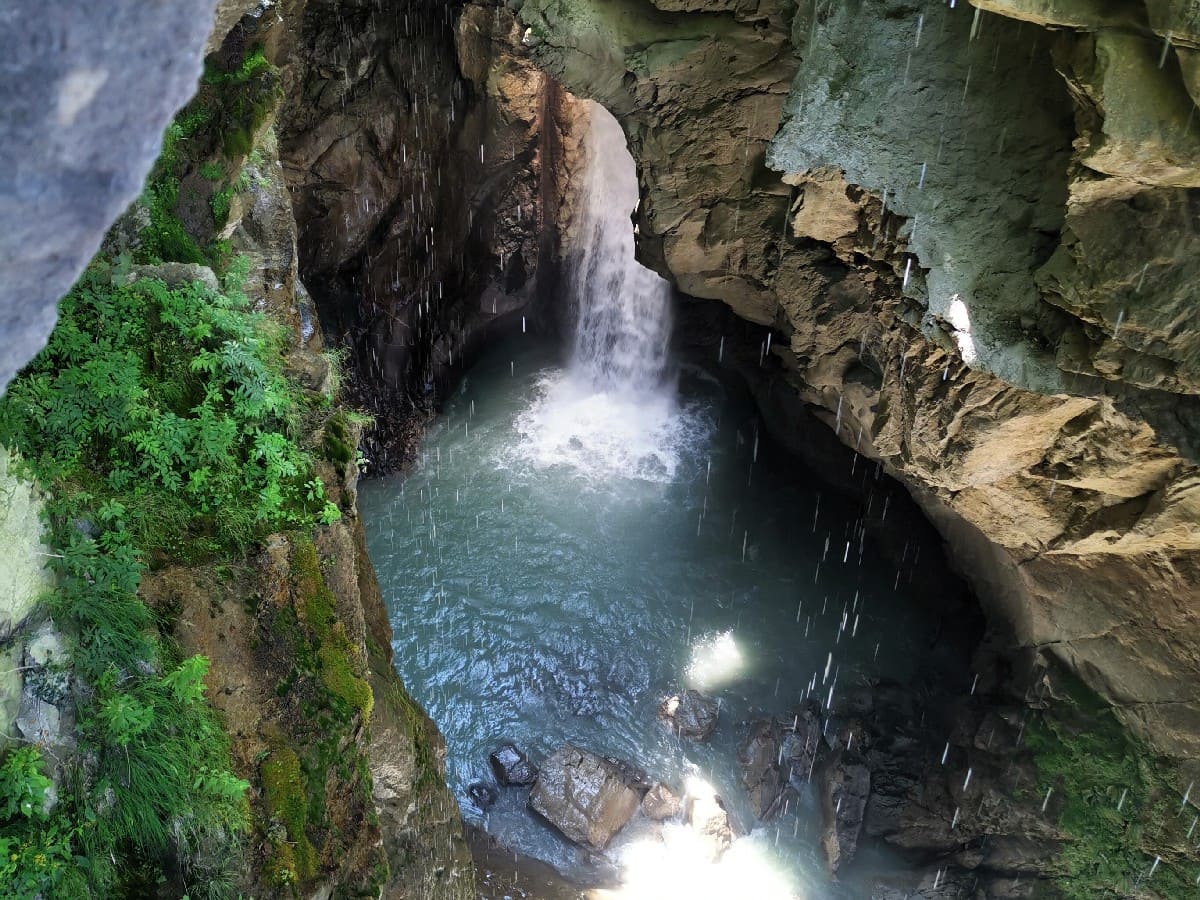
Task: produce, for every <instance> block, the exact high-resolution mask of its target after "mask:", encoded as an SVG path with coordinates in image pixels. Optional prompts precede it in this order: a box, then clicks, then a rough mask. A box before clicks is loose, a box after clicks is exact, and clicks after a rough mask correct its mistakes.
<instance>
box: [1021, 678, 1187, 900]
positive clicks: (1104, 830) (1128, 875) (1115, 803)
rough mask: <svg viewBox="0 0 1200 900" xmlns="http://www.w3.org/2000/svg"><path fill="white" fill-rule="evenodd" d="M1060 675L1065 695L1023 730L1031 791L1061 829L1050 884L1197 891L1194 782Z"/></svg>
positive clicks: (1085, 899) (1168, 894) (1065, 889)
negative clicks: (1034, 781)
mask: <svg viewBox="0 0 1200 900" xmlns="http://www.w3.org/2000/svg"><path fill="white" fill-rule="evenodd" d="M1059 681H1060V682H1061V683H1060V690H1065V696H1064V697H1063V698H1062V699H1061V700H1060V702H1058V703H1056V704H1055V705H1053V706H1052V707H1051V709H1049V710H1047V711H1046V712H1042V713H1037V714H1035V715H1034V716H1033V718H1032V719H1031V721H1030V723H1029V727H1028V729H1027V738H1026V740H1027V744H1028V746H1029V748H1030V749H1031V750H1032V751H1033V754H1034V761H1035V763H1036V764H1037V768H1038V777H1039V781H1038V785H1037V790H1038V796H1039V798H1046V801H1045V802H1046V805H1047V806H1049V807H1051V808H1052V809H1057V810H1058V815H1057V819H1058V825H1059V827H1060V828H1061V829H1062V831H1063V832H1064V834H1065V836H1066V837H1067V841H1066V844H1065V846H1064V848H1063V852H1062V854H1061V856H1060V857H1059V860H1058V865H1059V869H1058V871H1056V872H1053V873H1051V875H1052V878H1051V883H1052V884H1053V885H1054V886H1055V889H1056V890H1057V891H1058V892H1059V893H1060V895H1061V896H1063V897H1066V898H1068V900H1095V898H1098V897H1114V898H1115V897H1161V898H1165V900H1175V898H1179V900H1182V898H1185V897H1195V896H1196V884H1197V883H1198V881H1200V873H1198V871H1197V869H1196V860H1195V856H1194V852H1195V851H1194V847H1193V846H1192V841H1193V839H1194V838H1195V836H1196V831H1197V830H1200V829H1198V828H1197V824H1196V823H1197V815H1198V813H1197V810H1196V808H1195V807H1194V806H1192V805H1191V804H1190V802H1189V801H1190V794H1191V789H1190V788H1189V789H1186V790H1182V791H1181V788H1180V787H1179V786H1178V784H1177V782H1178V780H1179V778H1178V773H1177V772H1176V771H1175V769H1174V767H1172V766H1171V765H1170V764H1169V763H1167V762H1165V761H1163V760H1160V759H1158V758H1157V757H1155V756H1154V755H1153V754H1152V753H1150V752H1149V751H1148V750H1147V749H1146V748H1145V747H1144V746H1142V745H1141V744H1140V743H1139V742H1138V741H1137V739H1136V738H1134V737H1133V736H1132V735H1131V734H1130V733H1129V730H1128V729H1127V728H1125V727H1124V726H1123V725H1122V724H1121V723H1120V722H1119V721H1117V718H1116V716H1115V715H1114V714H1113V712H1112V710H1111V709H1110V708H1109V707H1107V706H1106V705H1105V704H1104V703H1102V702H1101V701H1100V700H1099V698H1097V697H1096V696H1095V694H1093V693H1092V692H1091V691H1089V690H1088V689H1087V688H1086V687H1085V686H1084V685H1083V684H1082V683H1080V682H1079V681H1077V680H1075V679H1073V678H1070V677H1066V676H1062V677H1060V679H1059Z"/></svg>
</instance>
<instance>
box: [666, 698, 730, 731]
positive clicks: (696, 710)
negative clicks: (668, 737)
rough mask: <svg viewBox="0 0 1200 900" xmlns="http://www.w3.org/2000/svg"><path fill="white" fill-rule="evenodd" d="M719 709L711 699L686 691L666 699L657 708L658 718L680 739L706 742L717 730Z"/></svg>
mask: <svg viewBox="0 0 1200 900" xmlns="http://www.w3.org/2000/svg"><path fill="white" fill-rule="evenodd" d="M718 711H719V707H718V705H717V701H716V700H714V699H712V697H706V696H705V695H704V694H702V693H700V692H699V691H693V690H687V691H684V692H683V693H681V694H675V695H673V696H670V697H668V698H667V699H666V700H664V701H663V702H662V703H660V704H659V706H658V717H659V718H660V719H662V720H663V721H664V722H666V723H667V725H668V726H670V728H671V731H673V732H674V733H675V734H677V735H679V736H680V737H682V738H689V739H690V740H693V741H707V740H708V739H709V738H710V737H712V734H713V732H714V731H716V728H717V715H718Z"/></svg>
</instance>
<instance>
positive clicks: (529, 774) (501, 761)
mask: <svg viewBox="0 0 1200 900" xmlns="http://www.w3.org/2000/svg"><path fill="white" fill-rule="evenodd" d="M488 762H490V763H491V764H492V771H493V772H494V773H495V774H496V780H497V781H499V782H500V783H501V784H503V785H518V786H524V785H530V784H533V783H534V782H535V781H537V777H538V770H537V766H535V765H534V764H533V763H531V762H530V761H529V759H528V758H527V757H526V756H525V754H524V753H522V752H521V751H520V750H518V749H517V748H516V746H515V745H513V744H503V745H501V746H500V747H497V748H496V749H495V750H493V751H492V754H491V756H489V757H488Z"/></svg>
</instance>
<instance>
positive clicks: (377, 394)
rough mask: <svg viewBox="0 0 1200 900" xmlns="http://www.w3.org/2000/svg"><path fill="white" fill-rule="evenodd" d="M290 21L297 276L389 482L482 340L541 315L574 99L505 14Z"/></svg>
mask: <svg viewBox="0 0 1200 900" xmlns="http://www.w3.org/2000/svg"><path fill="white" fill-rule="evenodd" d="M293 16H294V18H293V21H294V22H295V27H294V40H295V41H296V42H297V47H298V52H296V53H295V54H294V55H293V56H292V58H291V60H290V62H289V64H288V65H287V67H286V74H285V94H286V95H287V97H288V98H289V99H288V102H287V104H286V106H285V109H284V111H283V117H282V123H283V128H282V135H281V136H282V155H283V160H284V167H285V172H286V174H287V177H288V181H289V185H290V188H291V190H292V193H293V199H294V203H295V207H296V216H297V220H298V221H299V222H300V236H299V238H300V239H299V249H300V264H301V270H302V273H303V275H304V278H305V281H306V282H307V284H308V285H309V287H310V288H311V289H312V291H313V294H314V296H315V297H316V300H317V307H318V309H319V310H320V315H321V320H322V323H323V325H324V330H325V332H326V334H327V335H329V337H330V339H331V342H332V343H333V344H334V345H336V346H341V347H344V348H345V349H346V350H347V351H348V353H349V362H350V367H351V370H352V372H353V373H354V375H355V378H354V387H353V394H352V396H353V399H354V400H355V401H356V402H357V403H358V404H359V405H360V406H361V407H363V408H365V409H368V410H371V411H373V412H377V413H378V416H377V421H376V428H375V429H373V430H372V431H371V432H369V433H368V436H367V455H368V456H369V457H370V458H371V459H372V462H373V464H374V465H375V466H376V469H377V470H381V469H382V470H386V469H387V468H390V467H392V466H394V465H398V464H401V463H402V462H403V460H404V458H405V457H406V455H407V453H408V452H409V451H410V450H411V447H412V444H413V443H414V442H415V440H416V438H417V436H418V435H419V426H420V425H421V424H422V423H423V422H424V420H425V418H426V417H427V416H428V414H429V413H430V412H432V410H433V409H434V408H435V405H436V401H437V396H438V388H439V387H441V386H443V385H444V384H445V383H446V382H447V380H448V378H449V377H450V376H451V375H452V373H454V372H456V371H461V369H462V367H463V365H464V364H465V363H466V361H467V360H468V359H469V357H470V356H471V355H472V354H473V353H474V351H475V349H476V348H477V347H478V346H479V344H480V342H481V341H482V339H483V337H484V335H485V334H486V333H490V332H494V331H495V330H496V329H502V328H504V327H511V326H512V323H513V322H514V320H518V319H519V317H520V316H525V317H526V318H530V319H532V318H535V317H537V318H538V319H539V321H540V320H541V319H542V318H543V317H542V315H541V312H540V310H539V309H536V308H535V307H537V306H538V304H537V303H536V302H535V301H536V300H537V299H538V290H539V284H541V286H542V288H543V289H545V288H546V287H547V286H548V285H550V284H552V282H553V268H554V260H555V259H556V255H557V254H556V249H555V244H556V232H555V228H554V222H555V220H556V218H557V217H556V214H555V213H556V208H557V204H558V186H559V184H560V180H561V176H560V173H559V167H560V162H561V158H562V146H563V144H564V142H565V141H566V140H567V138H566V134H567V132H568V131H569V129H570V123H571V119H572V116H571V113H570V109H569V105H570V101H569V98H567V97H565V96H563V95H562V94H561V92H559V91H558V90H557V86H556V85H555V84H554V83H553V82H552V80H551V79H549V78H547V77H546V76H545V75H544V74H543V73H542V72H540V71H538V70H537V69H536V68H534V67H533V65H532V64H531V63H530V62H529V60H528V59H527V58H526V57H525V54H524V52H523V50H522V49H521V45H520V43H519V34H520V32H519V30H518V29H517V24H516V21H515V17H514V15H513V13H512V12H511V11H509V10H508V9H506V8H503V7H495V8H487V9H484V8H471V7H468V8H467V9H466V10H465V11H464V12H463V14H462V15H461V16H460V17H458V18H457V19H456V18H455V17H454V16H453V15H451V13H450V12H449V11H448V9H447V8H446V7H444V6H442V5H440V4H428V3H409V4H407V5H405V6H404V10H403V13H402V14H400V13H398V12H395V11H388V12H383V11H381V10H380V9H378V5H377V4H375V3H373V2H367V0H355V2H350V3H346V2H338V3H332V2H328V0H307V3H305V4H298V5H297V9H296V10H295V11H294V13H293ZM497 47H498V48H501V50H502V52H497V50H496V48H497ZM547 206H548V207H549V208H550V209H549V211H548V212H547V210H546V207H547ZM544 260H547V261H549V264H548V265H545V264H543V261H544ZM539 274H540V275H541V278H540V281H539V278H538V275H539ZM547 323H548V324H550V322H549V320H547ZM518 324H519V321H518Z"/></svg>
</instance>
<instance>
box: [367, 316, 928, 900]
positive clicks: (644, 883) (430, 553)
mask: <svg viewBox="0 0 1200 900" xmlns="http://www.w3.org/2000/svg"><path fill="white" fill-rule="evenodd" d="M524 340H525V343H524V344H522V345H519V346H514V347H508V348H500V349H499V350H498V351H497V352H496V353H494V354H493V355H492V356H491V357H489V358H487V359H485V360H484V361H482V362H481V363H480V364H479V365H478V366H477V367H476V368H475V369H474V370H473V371H472V372H471V373H470V375H469V377H468V378H467V379H466V381H465V383H464V384H463V386H462V389H461V390H460V391H459V392H458V394H457V395H456V396H455V397H454V398H453V399H452V401H451V402H450V404H449V405H448V408H447V411H446V413H445V415H444V416H443V417H442V418H441V419H439V420H438V422H436V423H435V425H434V426H433V427H432V429H431V430H430V433H429V435H428V438H427V439H426V442H425V445H424V450H423V459H422V462H421V463H420V464H419V466H418V467H417V468H416V470H415V471H414V472H413V473H411V474H410V475H409V476H408V477H407V478H404V477H400V476H396V477H391V478H386V479H379V480H374V481H369V482H366V483H364V484H363V485H362V488H361V493H360V508H361V511H362V516H363V519H364V521H365V524H366V528H367V535H368V543H369V545H370V551H371V556H372V558H373V560H374V562H375V565H376V568H377V570H378V572H379V576H380V581H381V584H382V586H383V592H384V596H385V598H386V599H387V602H388V604H389V606H390V610H391V615H392V623H393V626H394V628H395V650H396V665H397V667H398V669H399V671H400V674H401V676H402V677H403V678H404V680H405V682H406V684H407V685H408V686H409V689H410V690H411V691H412V692H413V694H414V695H415V696H416V697H417V698H418V699H419V700H420V701H421V702H422V703H423V704H424V705H425V706H426V708H427V709H428V710H429V712H430V713H431V715H432V716H433V718H434V720H435V721H436V722H437V723H438V725H439V726H440V727H441V729H442V731H443V733H444V734H445V736H446V741H447V745H448V749H449V756H448V760H447V768H448V775H449V781H450V785H451V788H452V789H453V790H454V791H456V793H457V794H458V796H459V797H460V798H461V802H462V804H463V809H464V813H465V814H466V815H467V816H468V817H472V818H475V819H477V820H481V821H485V822H486V825H487V827H488V830H489V831H491V832H492V833H494V834H496V835H497V836H499V837H500V838H501V839H502V840H503V841H505V842H506V843H507V844H509V845H510V846H512V847H513V848H514V849H517V850H521V851H523V852H525V853H528V854H530V855H533V856H537V857H539V858H542V859H545V860H547V861H548V862H551V863H552V864H554V865H556V866H557V867H559V868H560V869H562V870H564V871H566V872H568V873H574V874H576V875H579V874H581V873H586V872H587V871H588V870H589V866H590V865H591V864H590V863H589V860H588V858H587V855H586V854H584V853H583V852H581V851H579V850H578V849H576V848H574V847H572V846H571V845H569V844H567V843H565V842H564V841H562V840H560V839H559V838H558V837H557V836H556V835H555V834H554V833H553V832H552V830H551V829H549V828H548V827H546V826H545V825H543V824H540V823H539V822H538V821H536V820H535V819H534V817H533V816H532V814H530V813H528V812H527V811H526V809H525V805H524V804H525V794H524V792H521V791H518V790H516V789H513V790H510V791H502V792H501V799H500V801H499V802H498V803H497V804H496V806H495V807H493V808H492V810H491V811H490V812H489V813H488V815H487V816H486V817H485V816H483V815H482V814H481V813H480V812H479V811H478V810H475V809H474V808H473V807H472V806H471V805H470V802H469V800H468V799H467V795H466V787H467V785H469V784H470V783H471V782H474V781H477V780H480V779H484V780H488V779H489V773H488V766H487V754H488V753H489V751H491V750H492V749H493V748H494V747H495V746H496V745H497V744H498V743H499V742H501V741H503V740H512V741H514V742H516V743H517V744H518V745H519V746H521V747H522V748H524V749H525V750H526V751H528V752H529V753H530V754H531V756H532V757H533V758H534V760H535V761H539V760H541V759H544V758H545V757H546V756H547V755H549V754H550V752H552V751H553V749H554V748H555V747H556V746H558V745H560V744H561V743H563V742H564V741H572V742H574V743H576V744H578V745H580V746H582V747H586V748H589V749H592V750H595V751H598V752H601V753H607V754H611V755H615V756H620V757H623V758H626V759H629V760H632V761H634V762H636V763H638V764H639V765H641V766H642V767H644V768H645V769H647V770H648V771H649V772H650V773H651V774H652V775H653V776H654V777H657V778H659V779H662V780H664V781H666V782H667V783H668V784H671V785H672V786H673V787H675V788H676V789H677V790H679V789H682V788H683V786H684V784H685V782H686V780H687V778H688V777H689V776H690V777H699V778H701V779H703V780H704V781H706V782H708V783H710V784H711V785H712V786H713V788H714V789H715V790H716V791H717V793H718V794H719V795H720V796H721V797H722V798H724V800H725V802H726V805H727V806H728V807H729V809H730V811H731V813H732V815H733V816H734V818H735V820H736V822H737V823H738V824H739V825H740V827H741V829H742V830H743V831H749V830H750V828H751V827H752V826H754V825H755V824H756V823H755V822H754V821H753V818H752V815H751V813H750V811H749V809H748V808H747V803H746V800H745V795H744V791H743V790H742V788H741V786H740V785H739V783H738V772H737V766H736V748H737V744H738V742H739V740H740V738H741V735H742V728H741V727H740V726H741V723H743V722H744V721H746V720H747V719H748V718H750V717H752V716H753V715H756V714H758V713H760V712H764V711H765V712H767V713H777V714H780V715H783V714H785V713H787V711H788V710H789V709H791V708H792V707H793V706H794V705H795V704H796V703H797V702H798V701H799V700H800V699H801V697H802V696H803V694H804V692H805V690H806V688H807V687H808V685H809V684H810V682H811V681H812V680H813V679H815V682H816V692H817V693H818V694H819V695H820V698H821V700H822V701H824V700H825V699H826V698H827V696H828V692H829V690H830V688H831V687H833V689H834V694H833V698H834V707H835V708H836V707H837V704H838V696H839V695H840V694H841V693H843V692H844V691H846V690H850V689H852V688H853V687H854V686H855V685H857V684H859V683H861V682H862V680H863V679H864V678H866V677H870V676H875V675H878V674H886V675H889V676H891V677H893V678H900V679H903V678H905V677H907V676H908V674H909V673H910V670H911V667H912V660H913V659H914V658H915V657H916V656H918V655H919V654H920V652H921V650H922V642H921V640H920V639H919V635H920V634H922V633H925V632H924V626H921V625H917V624H915V623H914V622H913V617H914V615H915V613H914V606H913V605H912V604H911V603H910V602H909V601H908V599H907V598H906V597H904V596H903V591H904V579H903V578H901V579H899V583H900V588H899V592H898V591H897V590H896V588H895V584H896V583H897V573H896V570H895V568H894V567H893V566H892V565H891V564H889V563H887V562H885V561H883V560H882V559H880V558H878V557H877V556H875V555H873V553H872V549H871V546H870V544H869V543H866V544H863V543H861V542H860V540H859V537H858V535H857V533H856V532H855V522H854V515H855V513H853V512H851V511H850V508H849V507H846V506H845V505H843V504H840V503H839V502H838V500H837V498H836V497H834V496H833V495H832V494H831V493H829V492H828V491H824V492H822V491H821V486H820V485H818V484H815V483H813V481H812V479H811V478H810V477H809V476H808V475H806V473H805V472H804V471H802V470H800V469H799V468H798V466H797V464H796V463H795V462H794V461H789V460H779V461H777V462H772V461H771V460H770V459H769V456H770V454H769V452H768V449H767V447H766V442H765V439H764V440H762V441H759V440H758V439H757V438H756V432H755V424H754V418H753V411H752V410H748V409H743V408H737V407H735V406H734V405H733V404H731V403H730V402H729V401H728V400H727V399H726V398H725V397H724V396H723V394H722V391H721V389H720V388H719V387H718V386H717V385H716V383H714V382H713V381H711V380H710V379H706V378H704V377H700V376H697V375H695V374H690V375H689V374H686V373H685V375H684V377H683V379H682V384H681V395H682V399H681V400H680V401H678V405H672V404H667V403H665V401H663V405H662V406H658V405H655V404H656V403H658V402H660V401H655V402H653V403H649V404H647V405H639V404H638V403H637V402H636V401H635V400H633V399H632V398H628V397H622V396H620V395H610V396H604V395H601V396H599V397H596V396H591V395H590V394H588V393H587V392H586V391H584V390H582V389H581V388H579V386H578V385H576V384H573V383H572V382H571V381H570V379H569V378H568V376H566V375H565V374H564V373H563V371H562V370H561V369H559V368H557V367H555V366H554V365H553V360H552V358H551V356H550V355H549V354H548V353H547V352H545V351H544V350H541V349H538V348H536V347H535V346H534V345H533V341H532V339H531V338H526V339H524ZM510 373H512V374H510ZM760 444H762V446H761V447H760V446H759V445H760ZM859 465H860V466H861V465H862V462H861V461H860V462H859ZM876 502H879V503H882V502H883V501H882V497H879V498H878V499H877V501H876ZM814 522H815V527H814ZM856 597H857V600H856V599H855V598H856ZM831 655H832V656H831ZM687 686H696V687H700V688H703V689H704V690H706V691H707V692H709V693H711V694H712V695H714V696H716V697H718V698H720V702H721V722H720V725H719V727H718V730H717V733H716V735H715V736H714V738H713V740H712V742H711V743H710V744H704V745H701V744H694V743H691V742H687V741H684V742H680V741H679V740H678V739H677V738H674V737H672V736H671V735H670V734H668V733H667V732H666V731H665V730H664V729H663V728H662V727H661V726H660V725H659V724H658V722H657V721H656V719H655V710H656V707H657V705H658V702H659V700H660V699H661V697H662V696H663V695H664V694H665V693H667V692H671V691H676V690H679V689H681V688H683V687H687ZM627 832H629V833H623V834H621V835H619V836H618V838H617V839H616V841H614V846H613V847H612V848H610V849H611V851H612V854H613V855H614V856H618V857H620V859H621V860H622V863H623V864H624V866H625V867H626V872H627V879H626V882H625V890H626V891H627V892H632V893H627V895H626V896H628V897H655V898H658V900H669V898H670V897H672V896H673V894H671V893H670V892H665V893H664V890H665V889H663V888H662V887H661V885H660V886H659V887H658V888H655V887H654V885H655V884H657V882H656V881H655V880H654V879H656V878H661V877H662V870H663V866H664V865H669V868H670V869H671V870H673V871H674V877H675V879H676V882H673V883H677V882H678V879H679V878H680V877H684V875H685V874H686V877H687V878H689V879H693V876H694V879H693V880H696V881H697V882H703V883H704V884H709V885H716V884H723V883H728V882H727V881H726V879H731V880H732V881H733V883H734V885H735V886H734V887H732V888H729V889H727V890H724V891H723V892H720V893H719V894H717V896H721V897H723V898H727V897H744V896H754V897H763V898H770V897H773V896H775V894H774V893H772V892H773V891H776V892H777V893H778V892H783V893H784V894H786V893H787V892H789V891H790V892H791V894H792V895H795V896H801V897H805V898H811V900H817V898H832V897H837V898H858V897H862V896H866V893H865V892H864V891H863V889H862V887H861V884H856V882H855V878H856V877H865V873H866V872H867V871H869V870H870V869H871V868H872V867H873V866H878V865H882V864H883V863H882V862H881V861H880V860H879V859H877V858H872V857H871V856H870V855H868V854H866V853H861V852H860V857H859V859H858V860H857V861H856V864H855V868H856V869H857V871H858V872H859V875H858V876H855V875H854V873H849V874H847V875H844V876H843V881H842V883H841V884H840V885H831V884H830V883H829V881H828V879H827V877H826V876H825V875H824V867H823V864H822V862H821V859H820V856H819V851H818V847H817V839H818V835H819V817H818V815H817V812H816V808H815V803H814V802H813V801H812V799H811V798H806V799H805V800H804V801H803V802H801V803H795V802H793V803H792V804H790V806H789V809H788V812H787V814H786V815H785V816H784V817H783V818H782V819H781V820H779V821H778V822H775V823H771V824H770V825H766V826H760V827H759V828H758V830H756V831H755V832H754V833H753V835H751V836H750V837H749V838H743V839H742V840H740V841H738V842H735V844H734V848H733V849H732V850H731V851H730V853H729V854H727V861H726V862H723V863H722V865H721V866H720V869H719V871H714V870H712V867H711V866H710V867H708V869H705V868H704V867H701V866H699V865H698V864H695V861H694V860H692V861H691V862H689V861H688V860H689V859H690V858H691V854H692V850H690V849H689V848H688V845H687V840H686V838H685V837H684V836H682V834H681V833H680V832H679V831H678V830H674V829H667V831H666V833H665V834H664V840H665V841H667V843H666V844H659V843H657V842H656V841H655V842H652V843H646V839H647V834H646V833H645V832H644V831H643V832H641V833H638V832H637V830H636V829H633V830H630V829H627ZM667 847H670V849H671V853H672V860H674V861H673V862H670V863H668V862H667V860H666V857H665V856H664V852H665V850H666V848H667ZM655 859H658V860H659V862H657V863H656V862H655ZM705 873H707V874H705ZM739 884H740V885H748V884H755V885H757V887H755V889H754V892H753V893H751V894H747V893H746V891H745V890H744V889H742V890H739V889H737V887H736V885H739ZM780 885H782V886H780ZM638 891H640V893H638ZM686 896H688V897H698V896H708V895H707V894H692V893H688V894H686Z"/></svg>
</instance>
